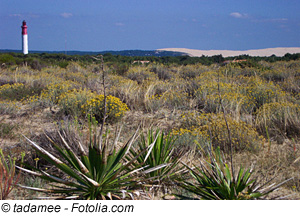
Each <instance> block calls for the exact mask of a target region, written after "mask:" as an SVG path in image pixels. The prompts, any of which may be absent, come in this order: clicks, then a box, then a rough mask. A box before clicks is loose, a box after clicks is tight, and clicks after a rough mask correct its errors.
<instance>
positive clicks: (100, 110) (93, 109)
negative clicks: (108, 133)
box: [82, 95, 128, 123]
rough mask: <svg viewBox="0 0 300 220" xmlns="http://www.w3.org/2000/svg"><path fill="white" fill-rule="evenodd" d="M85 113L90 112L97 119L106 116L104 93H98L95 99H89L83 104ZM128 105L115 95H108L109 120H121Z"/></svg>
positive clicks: (99, 119)
mask: <svg viewBox="0 0 300 220" xmlns="http://www.w3.org/2000/svg"><path fill="white" fill-rule="evenodd" d="M82 109H83V113H84V114H90V115H92V116H93V117H95V118H96V120H97V121H102V120H103V116H104V95H96V96H95V97H94V98H93V99H90V100H88V101H87V103H86V104H84V105H83V106H82ZM127 110H128V107H127V105H126V104H125V103H123V102H121V100H120V99H119V98H117V97H114V96H111V95H109V96H107V97H106V117H107V122H112V123H113V122H116V121H118V120H120V119H121V118H122V117H123V116H124V114H125V112H126V111H127Z"/></svg>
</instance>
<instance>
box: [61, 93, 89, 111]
mask: <svg viewBox="0 0 300 220" xmlns="http://www.w3.org/2000/svg"><path fill="white" fill-rule="evenodd" d="M94 97H95V94H94V93H92V92H91V91H90V90H86V89H84V90H81V89H79V90H77V89H72V90H69V91H68V92H65V93H63V94H61V95H60V96H59V97H58V105H59V106H60V107H61V111H62V112H63V113H64V114H66V115H72V116H82V115H83V114H84V113H85V112H83V109H84V108H83V106H84V105H85V104H86V103H87V102H88V101H89V100H92V99H93V98H94Z"/></svg>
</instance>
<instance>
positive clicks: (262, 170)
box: [0, 60, 300, 198]
mask: <svg viewBox="0 0 300 220" xmlns="http://www.w3.org/2000/svg"><path fill="white" fill-rule="evenodd" d="M62 66H64V65H62ZM64 67H65V68H61V67H59V66H52V67H45V68H41V69H40V70H35V69H32V68H30V67H16V66H15V67H11V68H7V69H5V70H2V69H1V70H0V82H1V89H0V92H1V98H0V122H1V123H0V136H1V139H3V144H5V145H6V146H3V147H12V146H19V147H22V148H23V149H26V151H30V147H29V144H28V142H27V143H26V142H25V141H24V139H22V140H20V139H19V136H18V135H16V133H18V134H21V133H22V134H24V135H25V136H27V137H28V138H29V139H30V140H33V142H36V141H35V140H37V142H38V143H37V144H38V146H41V147H47V146H49V143H48V142H47V141H46V140H45V139H40V140H38V137H41V135H42V133H43V131H44V130H47V131H50V132H52V133H54V132H55V131H57V128H56V125H57V124H64V123H65V122H67V121H69V122H71V123H70V125H67V126H73V125H71V124H75V121H76V123H77V128H78V129H77V130H76V132H77V134H78V135H77V136H72V135H71V136H70V137H69V140H67V141H71V140H72V139H74V140H76V141H79V140H80V141H81V143H87V141H88V139H85V138H84V137H87V136H88V135H87V134H88V133H89V125H88V121H87V115H88V114H92V115H94V116H95V117H96V118H97V119H98V121H99V122H101V120H102V118H103V115H102V113H103V104H104V101H103V98H101V97H102V95H103V92H104V91H103V83H102V82H101V79H100V77H99V71H100V72H101V71H102V68H99V66H96V65H95V64H91V65H85V66H84V65H81V64H80V63H76V62H73V63H69V64H68V65H67V66H64ZM299 67H300V61H299V60H298V61H290V62H275V63H266V62H262V63H259V65H257V66H251V67H247V66H244V67H243V66H234V65H232V66H220V65H211V66H203V65H201V64H193V65H186V66H179V65H168V66H167V65H162V64H151V63H150V64H148V65H147V66H137V65H133V66H127V67H126V68H123V69H122V70H114V69H113V68H114V66H113V65H110V67H109V66H108V65H106V64H104V67H103V69H104V70H105V71H106V73H107V76H106V81H105V83H104V86H105V88H106V97H107V114H108V115H109V114H110V115H111V116H109V117H107V120H106V121H105V127H107V128H108V129H109V130H110V132H108V133H107V135H108V136H109V135H111V134H113V133H115V132H116V130H117V127H119V126H120V125H122V126H123V132H122V133H121V134H120V137H119V140H118V141H117V143H116V152H118V150H119V147H120V146H123V145H124V143H125V142H126V140H128V139H129V138H130V134H132V133H133V132H135V130H136V129H137V127H139V126H140V127H142V128H143V130H145V131H148V130H149V128H150V127H153V128H158V129H159V130H160V132H161V134H162V133H163V134H167V133H170V134H171V135H174V138H175V139H176V141H175V142H174V143H173V142H172V144H170V145H169V150H170V151H169V152H172V156H170V157H169V158H171V159H174V158H176V155H179V156H180V161H182V162H184V163H190V162H194V163H196V161H198V160H201V161H202V162H203V160H204V159H205V158H204V157H203V155H201V154H200V153H199V152H197V144H196V143H195V140H197V141H198V142H199V143H200V144H201V145H202V146H204V147H206V148H208V147H209V146H210V144H211V143H212V145H213V147H215V148H217V147H220V149H221V150H223V152H224V154H225V157H227V153H228V148H229V145H230V144H229V142H228V129H227V125H226V123H225V121H224V117H223V110H224V112H225V114H226V118H227V124H228V127H229V128H230V131H231V132H230V133H231V139H232V145H233V148H234V149H235V152H234V155H233V159H234V161H235V164H236V166H237V168H236V169H237V170H239V167H249V165H251V164H252V163H253V162H255V163H256V164H257V166H256V169H255V175H256V174H257V175H258V176H259V179H260V180H261V181H263V182H264V181H265V182H267V181H268V180H269V179H270V178H271V177H272V178H275V179H274V181H275V182H278V183H279V182H283V181H284V180H286V179H289V178H291V177H294V179H293V180H291V181H290V182H288V183H287V184H286V185H284V186H283V187H284V189H285V190H292V191H293V192H295V193H296V195H295V196H294V197H292V198H300V188H299V183H298V182H297V181H299V180H300V177H299V168H300V164H299V160H296V159H297V158H298V157H299V156H300V155H299V126H298V124H299V123H297V122H298V121H299V119H298V118H299V117H298V115H299V112H298V111H299V104H300V96H299V91H300V90H299V88H298V85H297V82H299V76H298V74H297V73H298V72H299V70H300V69H299ZM20 91H21V92H20ZM23 91H24V92H23ZM83 91H85V93H86V94H93V95H91V96H93V98H90V97H87V96H88V95H85V96H84V94H83V93H84V92H83ZM96 96H97V97H96ZM108 97H110V98H108ZM220 99H221V100H222V105H223V108H222V107H221V106H220ZM73 122H74V123H73ZM97 126H99V125H97ZM98 129H99V128H98ZM266 131H267V132H266ZM148 135H149V134H142V136H144V137H145V138H144V140H140V141H141V143H143V141H144V144H141V145H140V147H141V146H144V147H145V146H147V145H148V144H150V142H151V141H150V142H149V141H148V140H147V139H148V138H150V137H148ZM166 136H167V135H165V136H164V137H163V139H164V140H163V141H161V143H162V142H164V143H165V141H167V139H166ZM155 137H156V135H155V134H153V135H152V139H153V140H154V139H155ZM64 138H66V137H65V136H64ZM106 140H107V141H108V142H110V144H111V142H114V140H112V139H111V138H108V139H106ZM153 140H152V142H153ZM4 141H5V142H4ZM148 142H149V143H148ZM68 143H69V142H68ZM145 143H147V144H145ZM58 144H59V145H60V146H63V145H62V144H63V143H62V142H61V141H60V142H59V143H58ZM167 145H168V144H167ZM72 146H73V145H72ZM74 146H76V143H75V144H74ZM52 148H53V147H52ZM153 148H154V147H153ZM46 150H51V149H48V148H47V149H46ZM181 152H185V153H186V154H185V155H184V156H183V155H182V154H181ZM51 153H53V152H52V151H51ZM56 153H57V152H56ZM75 153H78V152H75ZM53 154H54V153H53ZM242 155H243V158H244V159H241V158H240V157H241V156H242ZM54 156H58V155H57V154H54ZM144 156H145V155H144ZM150 158H151V157H150V156H149V157H148V159H150ZM275 158H277V159H275ZM32 160H33V159H32ZM152 160H153V161H154V160H155V161H156V160H157V159H156V158H155V157H153V158H152ZM153 161H152V162H153ZM45 162H46V161H45V160H44V159H43V160H41V161H39V164H40V167H39V168H41V169H43V168H45V164H44V163H45ZM156 162H157V161H156ZM161 163H164V162H162V161H161ZM166 163H167V162H166ZM34 164H35V162H34V161H32V162H31V165H32V166H34ZM149 164H150V162H149ZM157 165H158V164H157ZM140 166H141V165H140ZM177 166H178V164H177ZM177 166H176V167H177ZM189 166H190V165H189ZM47 167H48V168H50V165H48V166H47ZM270 167H274V170H273V171H272V169H271V170H270ZM51 170H52V169H51ZM174 170H176V169H174ZM246 170H247V169H246ZM246 170H244V172H246ZM161 171H163V169H162V170H161ZM159 172H160V171H159V170H157V172H156V173H159ZM170 172H171V171H170ZM172 172H173V171H172ZM172 172H171V173H172ZM154 173H155V172H154ZM154 173H153V175H154ZM275 174H276V175H275ZM149 175H150V174H148V177H149ZM142 176H143V175H142ZM144 176H147V175H144ZM158 176H159V175H158ZM59 177H61V176H59ZM62 177H64V176H62ZM188 178H191V179H190V180H192V177H191V176H188ZM255 178H256V176H255ZM20 180H21V181H23V179H22V178H21V179H20ZM160 180H161V179H160ZM187 181H188V180H187ZM161 182H162V180H161ZM23 184H24V183H23ZM24 185H28V184H24ZM29 185H30V184H29ZM175 188H176V187H175ZM176 190H177V191H178V190H179V188H177V189H176ZM189 195H190V194H189ZM92 197H93V196H92ZM95 197H96V196H95ZM100 197H101V196H100Z"/></svg>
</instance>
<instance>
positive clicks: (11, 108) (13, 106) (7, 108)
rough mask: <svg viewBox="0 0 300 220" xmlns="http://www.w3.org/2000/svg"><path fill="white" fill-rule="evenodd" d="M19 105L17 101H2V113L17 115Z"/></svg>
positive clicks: (0, 107) (0, 106) (0, 112)
mask: <svg viewBox="0 0 300 220" xmlns="http://www.w3.org/2000/svg"><path fill="white" fill-rule="evenodd" d="M18 110H19V106H18V104H17V103H16V102H15V101H0V114H10V115H15V114H16V113H17V112H18Z"/></svg>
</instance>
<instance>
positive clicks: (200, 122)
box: [172, 113, 263, 152]
mask: <svg viewBox="0 0 300 220" xmlns="http://www.w3.org/2000/svg"><path fill="white" fill-rule="evenodd" d="M180 122H181V123H180V124H181V125H180V127H178V128H174V129H173V131H172V133H173V134H174V135H179V136H181V135H184V134H185V133H189V134H190V135H191V136H194V137H198V139H201V140H202V142H205V140H206V142H211V143H212V145H213V146H216V147H220V149H221V150H224V151H227V152H229V151H228V149H229V147H230V141H229V137H228V129H227V126H226V122H225V120H224V116H223V114H221V113H219V114H213V113H209V114H200V115H198V114H197V113H187V114H183V115H182V116H181V119H180ZM227 122H228V126H229V129H230V133H231V141H232V145H233V147H234V148H235V150H236V151H241V150H244V149H247V150H255V149H257V147H259V146H260V145H261V142H262V141H263V137H261V136H259V134H258V133H257V131H256V130H255V128H253V127H252V126H250V125H248V124H246V123H245V122H243V121H237V120H234V119H233V118H232V117H230V116H229V115H228V116H227Z"/></svg>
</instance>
